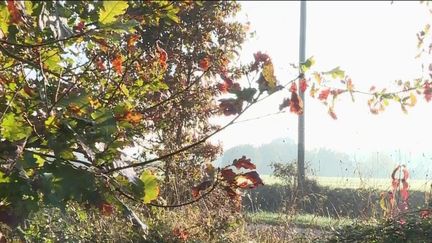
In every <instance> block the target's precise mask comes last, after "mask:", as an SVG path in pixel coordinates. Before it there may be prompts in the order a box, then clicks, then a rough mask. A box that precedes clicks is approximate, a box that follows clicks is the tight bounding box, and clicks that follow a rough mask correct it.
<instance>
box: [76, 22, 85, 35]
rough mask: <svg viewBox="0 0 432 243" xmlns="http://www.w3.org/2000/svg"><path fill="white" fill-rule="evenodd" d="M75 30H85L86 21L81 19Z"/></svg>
mask: <svg viewBox="0 0 432 243" xmlns="http://www.w3.org/2000/svg"><path fill="white" fill-rule="evenodd" d="M73 28H74V30H75V31H76V32H83V30H84V28H85V22H84V20H81V21H80V22H79V23H78V24H77V25H75V26H74V27H73Z"/></svg>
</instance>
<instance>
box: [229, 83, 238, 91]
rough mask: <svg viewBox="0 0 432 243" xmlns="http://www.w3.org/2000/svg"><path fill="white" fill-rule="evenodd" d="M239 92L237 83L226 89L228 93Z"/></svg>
mask: <svg viewBox="0 0 432 243" xmlns="http://www.w3.org/2000/svg"><path fill="white" fill-rule="evenodd" d="M240 90H241V87H240V84H239V83H233V84H232V85H231V86H229V87H228V92H230V93H236V92H239V91H240Z"/></svg>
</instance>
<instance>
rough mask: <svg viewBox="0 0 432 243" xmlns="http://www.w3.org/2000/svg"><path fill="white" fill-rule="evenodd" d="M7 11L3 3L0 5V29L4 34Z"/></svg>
mask: <svg viewBox="0 0 432 243" xmlns="http://www.w3.org/2000/svg"><path fill="white" fill-rule="evenodd" d="M8 23H9V11H8V9H7V8H6V6H5V5H0V30H1V31H2V32H3V34H4V35H7V34H8V28H9V25H8Z"/></svg>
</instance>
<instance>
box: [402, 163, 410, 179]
mask: <svg viewBox="0 0 432 243" xmlns="http://www.w3.org/2000/svg"><path fill="white" fill-rule="evenodd" d="M402 173H403V180H405V181H406V180H408V177H409V172H408V169H407V168H406V166H403V168H402Z"/></svg>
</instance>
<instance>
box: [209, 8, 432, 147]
mask: <svg viewBox="0 0 432 243" xmlns="http://www.w3.org/2000/svg"><path fill="white" fill-rule="evenodd" d="M241 5H242V8H243V10H242V12H241V14H240V15H239V17H238V18H239V20H241V21H246V20H249V21H250V23H251V27H252V30H255V31H256V34H257V35H256V37H255V38H253V39H251V40H250V41H248V42H247V43H246V44H245V45H244V48H243V52H242V56H243V57H244V59H242V60H244V62H247V61H250V60H252V55H253V53H255V52H257V51H264V52H267V53H268V54H269V55H270V56H271V57H272V60H273V63H274V65H275V67H276V75H277V77H278V79H279V80H280V81H281V83H285V82H286V81H288V80H289V78H290V77H293V75H295V74H293V73H289V70H291V69H290V68H289V64H290V63H297V62H298V42H299V33H298V32H299V7H300V3H299V2H291V1H288V2H284V1H280V2H279V1H277V2H268V1H265V2H264V1H263V2H255V1H250V2H249V1H244V2H241ZM430 20H431V15H430V14H429V12H428V9H427V8H426V7H425V6H424V5H421V4H419V2H398V1H395V2H394V3H393V4H390V2H373V1H366V2H360V1H358V2H357V1H354V2H321V1H313V2H307V35H306V39H307V40H306V56H307V57H309V56H314V57H315V59H316V61H317V63H316V66H315V69H316V70H322V71H326V70H330V69H332V68H334V67H336V66H341V69H343V70H345V72H346V74H347V75H349V76H350V77H351V78H352V80H353V82H354V84H355V86H356V88H357V89H361V90H368V89H369V87H370V86H372V85H375V86H377V87H386V86H390V85H392V84H393V82H394V80H396V79H403V80H408V79H413V78H417V77H420V76H421V73H422V69H421V62H420V60H418V59H415V56H416V54H417V53H418V51H417V38H416V33H417V32H418V31H420V30H421V29H423V26H424V25H425V24H426V23H428V21H430ZM284 95H287V93H285V94H284ZM344 96H345V95H344ZM282 99H283V96H282V94H277V95H275V96H274V97H271V98H269V99H268V100H266V101H264V102H263V103H261V104H258V105H256V107H254V108H253V109H252V110H250V111H248V112H247V113H246V114H245V115H244V117H243V118H241V119H247V118H251V117H257V116H260V115H265V114H268V113H272V112H277V111H278V106H279V104H280V102H281V101H282ZM335 109H336V113H337V115H338V120H336V121H335V120H333V119H332V118H330V116H329V115H328V114H327V109H326V107H325V106H324V105H322V104H321V103H320V102H319V101H318V100H313V99H312V98H310V97H309V96H307V98H306V113H305V116H306V148H307V149H312V148H316V147H328V148H331V149H335V150H338V151H345V152H355V151H359V150H362V151H369V150H370V151H374V150H381V149H392V150H394V149H402V150H404V151H406V152H413V153H416V152H426V151H428V148H429V146H428V145H429V144H430V143H429V140H430V139H431V138H432V130H431V129H430V125H431V124H432V116H431V115H430V110H431V109H432V103H430V104H427V103H426V101H424V98H423V97H421V96H420V97H419V99H418V103H417V106H416V107H414V108H412V109H409V113H408V115H405V114H404V113H403V112H402V111H401V109H400V106H399V105H398V104H396V103H391V105H390V106H389V107H388V108H387V110H386V111H385V112H384V113H383V114H380V115H378V116H377V115H372V114H371V113H370V112H369V108H368V106H367V103H366V97H364V96H361V95H356V102H355V103H352V102H351V100H350V98H349V97H348V96H346V98H344V99H340V100H339V101H338V102H337V104H336V107H335ZM225 121H226V120H225ZM279 137H290V138H292V139H293V140H294V141H296V140H297V116H296V115H294V114H291V113H284V114H280V115H276V116H270V117H267V118H262V119H258V120H254V121H248V122H243V123H239V124H237V125H234V126H231V127H229V128H228V129H226V130H224V131H223V132H221V133H220V134H219V135H217V136H216V137H214V138H213V139H212V141H214V142H217V141H221V142H222V144H223V146H224V149H228V148H230V147H233V146H236V145H239V144H254V145H260V144H262V143H268V142H270V141H271V140H273V139H275V138H279ZM429 151H430V150H429Z"/></svg>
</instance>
